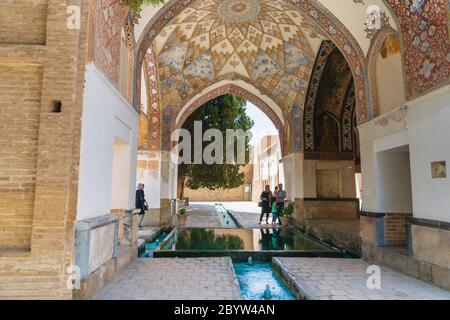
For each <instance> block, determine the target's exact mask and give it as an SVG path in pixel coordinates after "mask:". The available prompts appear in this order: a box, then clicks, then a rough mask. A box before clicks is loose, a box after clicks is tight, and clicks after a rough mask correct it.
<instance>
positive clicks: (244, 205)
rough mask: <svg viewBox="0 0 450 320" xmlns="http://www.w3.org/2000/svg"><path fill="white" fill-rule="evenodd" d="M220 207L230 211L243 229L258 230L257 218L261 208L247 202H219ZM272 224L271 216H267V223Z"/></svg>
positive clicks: (254, 203)
mask: <svg viewBox="0 0 450 320" xmlns="http://www.w3.org/2000/svg"><path fill="white" fill-rule="evenodd" d="M221 203H222V205H223V206H224V207H225V208H226V209H227V210H230V211H231V213H232V214H233V216H234V217H235V218H236V220H237V221H239V223H240V224H241V225H242V226H243V227H244V228H259V227H260V225H259V217H260V214H261V208H260V207H258V203H256V202H249V201H239V202H221ZM271 222H272V215H269V223H271Z"/></svg>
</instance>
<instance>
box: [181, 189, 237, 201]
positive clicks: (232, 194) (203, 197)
mask: <svg viewBox="0 0 450 320" xmlns="http://www.w3.org/2000/svg"><path fill="white" fill-rule="evenodd" d="M184 196H185V197H187V198H189V201H244V186H240V187H238V188H234V189H230V190H223V189H216V190H209V189H206V188H202V189H198V190H191V189H189V188H186V189H185V190H184Z"/></svg>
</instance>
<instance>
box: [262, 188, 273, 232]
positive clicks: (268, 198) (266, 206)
mask: <svg viewBox="0 0 450 320" xmlns="http://www.w3.org/2000/svg"><path fill="white" fill-rule="evenodd" d="M260 201H261V202H260V204H261V216H260V217H259V224H261V222H262V219H263V217H264V215H266V224H268V223H269V214H270V211H271V206H272V192H271V191H270V186H266V188H265V189H264V191H263V192H262V193H261V197H260Z"/></svg>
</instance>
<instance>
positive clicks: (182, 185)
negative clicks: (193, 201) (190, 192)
mask: <svg viewBox="0 0 450 320" xmlns="http://www.w3.org/2000/svg"><path fill="white" fill-rule="evenodd" d="M184 188H185V177H181V178H180V179H179V180H178V190H179V193H178V196H179V199H180V200H183V199H184Z"/></svg>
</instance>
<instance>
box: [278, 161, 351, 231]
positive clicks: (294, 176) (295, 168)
mask: <svg viewBox="0 0 450 320" xmlns="http://www.w3.org/2000/svg"><path fill="white" fill-rule="evenodd" d="M347 158H348V159H347ZM282 163H283V168H284V171H285V173H286V178H285V181H286V186H285V189H286V191H287V193H288V198H289V199H290V200H293V201H295V210H294V214H293V217H294V221H295V224H296V226H297V227H299V228H301V229H305V227H306V224H307V221H308V220H311V219H356V218H357V217H358V209H359V203H358V200H357V199H356V185H355V164H354V161H353V160H352V155H350V154H348V155H347V154H342V155H341V154H333V157H332V158H331V157H329V156H328V158H327V155H324V154H318V153H314V154H311V153H300V152H298V153H291V154H290V155H288V156H286V157H284V158H283V159H282Z"/></svg>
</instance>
